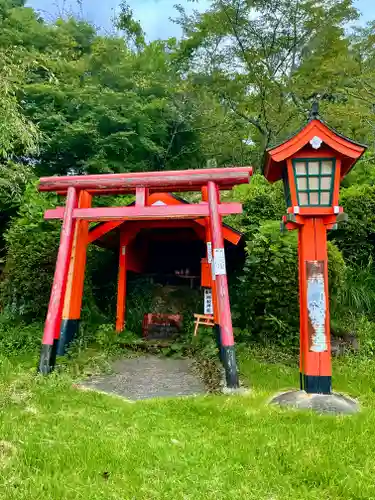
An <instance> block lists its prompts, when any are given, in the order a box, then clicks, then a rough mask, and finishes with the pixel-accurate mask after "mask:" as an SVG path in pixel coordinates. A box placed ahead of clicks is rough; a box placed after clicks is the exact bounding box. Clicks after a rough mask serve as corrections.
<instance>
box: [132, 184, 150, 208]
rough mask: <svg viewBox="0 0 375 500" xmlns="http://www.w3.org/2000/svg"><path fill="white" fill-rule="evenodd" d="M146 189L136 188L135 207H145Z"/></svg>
mask: <svg viewBox="0 0 375 500" xmlns="http://www.w3.org/2000/svg"><path fill="white" fill-rule="evenodd" d="M147 198H148V189H146V188H144V187H137V188H136V190H135V204H136V205H137V207H144V206H146V205H147Z"/></svg>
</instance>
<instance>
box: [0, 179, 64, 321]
mask: <svg viewBox="0 0 375 500" xmlns="http://www.w3.org/2000/svg"><path fill="white" fill-rule="evenodd" d="M56 204H57V196H52V195H44V194H40V193H38V192H37V190H36V187H35V185H34V184H30V185H29V186H28V187H27V189H26V191H25V194H24V197H23V203H22V205H21V208H20V209H19V213H18V216H17V217H15V218H14V219H13V220H12V222H11V224H10V227H9V229H8V230H7V232H6V234H5V240H6V247H7V259H6V265H5V270H4V277H3V282H2V285H1V303H2V306H3V310H4V311H5V312H7V313H8V314H11V315H14V316H21V317H24V318H25V319H39V318H44V317H45V314H46V310H47V305H48V301H49V296H50V292H51V284H52V279H53V273H54V269H55V263H56V255H57V249H58V243H59V236H60V227H61V224H60V222H51V221H45V220H44V219H43V214H44V211H45V210H46V209H47V208H51V207H53V206H55V205H56Z"/></svg>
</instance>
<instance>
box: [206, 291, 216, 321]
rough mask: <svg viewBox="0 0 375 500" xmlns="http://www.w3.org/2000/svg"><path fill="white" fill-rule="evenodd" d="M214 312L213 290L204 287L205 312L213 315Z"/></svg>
mask: <svg viewBox="0 0 375 500" xmlns="http://www.w3.org/2000/svg"><path fill="white" fill-rule="evenodd" d="M213 313H214V309H213V304H212V290H211V288H205V289H204V314H209V315H212V314H213Z"/></svg>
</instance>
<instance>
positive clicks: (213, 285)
mask: <svg viewBox="0 0 375 500" xmlns="http://www.w3.org/2000/svg"><path fill="white" fill-rule="evenodd" d="M202 201H205V202H208V190H207V186H204V187H203V188H202ZM205 236H206V256H207V262H208V264H209V265H210V271H211V277H212V281H211V288H212V305H213V310H214V320H215V325H218V324H219V322H218V319H219V311H218V303H217V294H216V276H215V273H214V272H213V267H214V266H213V261H212V260H213V254H212V235H211V223H210V218H209V217H206V218H205ZM215 329H216V342H217V346H218V348H219V350H220V354H221V347H220V346H221V342H220V332H219V329H218V328H216V327H215Z"/></svg>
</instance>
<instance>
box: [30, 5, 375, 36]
mask: <svg viewBox="0 0 375 500" xmlns="http://www.w3.org/2000/svg"><path fill="white" fill-rule="evenodd" d="M119 3H120V0H82V4H83V13H84V16H85V18H86V19H88V20H90V21H91V22H93V23H94V24H95V25H96V26H98V27H100V28H102V29H104V30H109V29H110V28H111V18H112V17H113V14H114V12H115V9H116V7H117V6H118V4H119ZM128 3H129V4H130V6H131V8H132V9H133V12H134V17H135V18H136V19H137V20H139V21H140V22H141V24H142V27H143V29H144V31H145V32H146V34H147V37H148V38H149V39H150V40H154V39H156V38H163V39H166V38H168V37H171V36H177V37H178V36H179V35H180V33H181V32H180V29H179V26H177V25H176V24H174V23H173V22H171V21H170V20H169V18H170V17H174V16H175V14H176V10H175V9H174V5H175V4H176V3H179V4H181V5H183V6H184V7H185V8H186V10H187V11H190V12H191V11H192V10H193V9H198V10H204V9H205V8H207V7H208V5H209V4H210V0H199V2H198V3H191V2H189V1H188V0H128ZM64 4H65V6H66V7H69V6H70V5H73V6H74V5H76V2H75V1H74V0H29V1H28V5H30V6H32V7H34V8H35V9H37V10H40V11H41V13H42V14H43V16H44V17H46V18H47V19H48V18H50V19H51V18H54V17H55V15H56V13H57V12H58V11H59V7H60V8H61V6H62V5H64ZM355 5H356V7H358V9H359V10H360V11H361V12H362V20H363V22H365V21H368V20H372V19H375V0H355Z"/></svg>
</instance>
